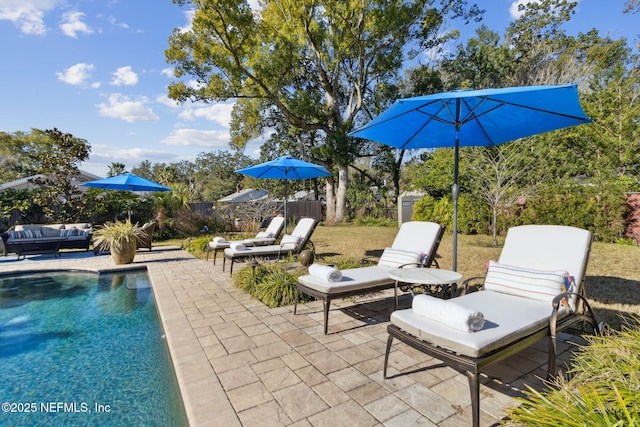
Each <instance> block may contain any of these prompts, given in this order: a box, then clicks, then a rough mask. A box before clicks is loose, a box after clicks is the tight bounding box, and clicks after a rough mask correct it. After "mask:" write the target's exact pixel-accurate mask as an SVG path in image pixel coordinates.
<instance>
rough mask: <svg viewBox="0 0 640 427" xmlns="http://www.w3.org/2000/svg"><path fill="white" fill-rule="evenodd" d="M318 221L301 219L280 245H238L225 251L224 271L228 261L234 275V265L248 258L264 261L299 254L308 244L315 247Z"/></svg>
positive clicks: (283, 237)
mask: <svg viewBox="0 0 640 427" xmlns="http://www.w3.org/2000/svg"><path fill="white" fill-rule="evenodd" d="M317 225H318V221H316V220H315V219H313V218H301V219H300V220H299V221H298V224H296V226H295V228H294V229H293V231H292V232H291V234H286V233H285V235H284V236H282V239H281V240H280V244H279V245H264V246H249V247H246V246H244V245H236V246H233V247H229V248H226V249H225V250H224V260H223V263H222V271H225V266H226V261H227V260H230V261H231V266H230V268H229V274H230V275H231V274H233V264H234V263H236V262H238V261H240V260H245V259H248V258H253V259H258V258H259V259H264V258H271V259H273V258H275V259H280V258H283V257H287V256H291V255H294V254H299V253H300V252H301V251H302V250H303V249H304V248H305V247H306V246H307V244H309V245H311V246H313V242H312V241H311V235H312V234H313V231H314V230H315V229H316V226H317Z"/></svg>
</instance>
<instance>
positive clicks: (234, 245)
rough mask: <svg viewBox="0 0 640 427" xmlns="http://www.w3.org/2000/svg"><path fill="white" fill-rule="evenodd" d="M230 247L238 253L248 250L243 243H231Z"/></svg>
mask: <svg viewBox="0 0 640 427" xmlns="http://www.w3.org/2000/svg"><path fill="white" fill-rule="evenodd" d="M229 247H230V248H231V249H233V250H236V251H242V250H245V249H247V247H246V246H245V245H243V244H242V243H240V242H231V243H230V244H229Z"/></svg>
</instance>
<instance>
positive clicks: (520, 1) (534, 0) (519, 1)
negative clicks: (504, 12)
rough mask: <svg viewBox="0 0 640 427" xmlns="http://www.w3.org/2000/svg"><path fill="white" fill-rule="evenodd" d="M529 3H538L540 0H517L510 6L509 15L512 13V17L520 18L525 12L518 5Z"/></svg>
mask: <svg viewBox="0 0 640 427" xmlns="http://www.w3.org/2000/svg"><path fill="white" fill-rule="evenodd" d="M527 3H538V0H516V1H514V2H513V3H511V7H510V8H509V15H511V18H513V19H518V18H520V17H521V16H522V15H523V12H522V11H519V10H518V6H520V5H521V4H527Z"/></svg>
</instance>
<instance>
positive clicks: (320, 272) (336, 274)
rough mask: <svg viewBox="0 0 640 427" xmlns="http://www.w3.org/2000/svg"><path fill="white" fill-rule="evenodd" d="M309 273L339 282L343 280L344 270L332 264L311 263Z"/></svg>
mask: <svg viewBox="0 0 640 427" xmlns="http://www.w3.org/2000/svg"><path fill="white" fill-rule="evenodd" d="M309 274H310V275H311V276H314V277H318V278H320V279H323V280H325V281H327V282H339V281H341V280H342V272H341V271H340V270H338V269H337V268H335V267H331V266H330V265H322V264H311V265H310V266H309Z"/></svg>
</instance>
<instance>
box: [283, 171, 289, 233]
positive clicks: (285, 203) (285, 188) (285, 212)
mask: <svg viewBox="0 0 640 427" xmlns="http://www.w3.org/2000/svg"><path fill="white" fill-rule="evenodd" d="M287 187H288V182H287V179H286V178H285V180H284V233H285V234H287V226H288V225H289V223H288V222H287V199H288V194H287V193H288V191H287V190H288V188H287Z"/></svg>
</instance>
